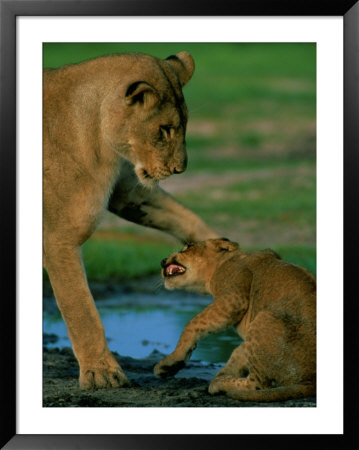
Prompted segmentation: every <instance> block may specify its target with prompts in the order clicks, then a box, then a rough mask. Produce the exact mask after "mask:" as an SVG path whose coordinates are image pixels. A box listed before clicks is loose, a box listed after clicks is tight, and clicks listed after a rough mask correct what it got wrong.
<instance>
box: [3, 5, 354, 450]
mask: <svg viewBox="0 0 359 450" xmlns="http://www.w3.org/2000/svg"><path fill="white" fill-rule="evenodd" d="M0 15H1V17H0V19H1V23H0V29H1V41H0V50H1V67H0V70H1V86H0V87H1V101H0V124H1V134H0V171H1V172H0V192H1V196H0V197H1V207H0V208H1V209H0V211H1V212H2V220H0V230H1V256H2V261H4V264H3V267H2V270H1V272H0V273H1V279H2V285H3V296H2V302H1V303H2V314H1V327H0V332H1V343H2V345H1V353H2V355H1V362H2V368H1V370H0V373H1V379H2V382H1V408H2V412H3V414H2V417H3V419H2V421H1V441H0V444H1V445H2V447H1V448H6V449H20V448H21V449H25V448H26V449H35V448H36V449H49V448H53V449H56V448H62V449H65V448H66V449H67V448H69V449H70V448H84V449H97V448H101V449H114V448H118V449H126V450H127V449H128V450H130V449H136V450H140V449H152V448H153V449H157V450H161V449H169V448H171V449H173V450H175V449H183V448H188V449H190V448H196V449H198V448H201V447H202V446H206V448H212V447H213V448H220V447H222V446H224V445H226V446H227V445H233V446H234V445H235V446H238V445H247V444H251V445H253V444H254V445H255V446H256V445H266V447H267V448H268V443H270V445H271V446H270V448H282V447H283V448H284V446H285V447H287V446H288V443H290V445H294V446H298V447H299V446H300V447H303V446H306V447H308V448H313V447H314V446H315V447H317V446H318V445H320V444H321V443H322V441H323V440H324V439H325V440H326V441H327V442H326V443H325V445H326V447H327V448H328V447H329V448H350V445H351V444H350V443H351V434H352V433H353V431H354V426H355V414H345V415H344V419H345V420H344V434H343V435H242V434H241V435H166V434H163V435H162V434H161V435H88V436H86V435H17V434H16V301H15V300H16V17H18V16H342V17H343V18H344V211H345V212H344V236H345V238H344V267H345V269H346V270H345V271H344V286H345V289H344V294H347V296H348V298H347V301H346V302H345V310H344V320H345V342H346V345H345V348H344V358H345V371H344V373H345V385H346V386H347V387H348V389H347V390H345V392H344V394H345V395H344V404H345V412H346V413H348V408H350V403H351V402H352V400H353V399H352V394H351V393H350V392H348V391H349V387H353V389H354V386H355V384H354V377H355V375H357V374H358V371H357V368H356V361H355V360H356V358H355V357H354V358H353V356H351V355H357V354H358V353H357V352H356V351H355V348H354V344H353V343H354V342H357V340H356V339H355V338H356V334H357V333H354V330H356V329H357V327H356V328H355V324H354V320H356V317H357V314H355V312H357V307H356V304H357V302H356V298H355V297H356V296H355V290H354V282H355V280H356V278H357V277H356V276H355V275H356V274H355V273H354V271H355V270H356V266H357V265H356V264H355V263H352V262H351V255H352V254H355V253H356V250H357V247H358V246H357V241H358V237H357V236H358V232H357V230H358V219H357V217H356V206H357V205H356V202H355V200H356V191H355V189H356V188H355V186H356V185H357V178H358V176H357V171H358V168H359V164H358V163H359V151H358V150H359V145H358V143H359V139H358V137H359V126H358V125H359V57H358V56H359V55H358V53H359V2H358V1H357V0H341V1H336V2H327V1H322V0H317V1H313V0H310V1H309V0H300V1H299V2H288V1H283V0H239V1H236V2H233V1H227V0H222V1H221V2H213V1H210V0H207V1H206V2H198V1H197V2H194V1H193V0H192V1H188V0H181V1H178V0H175V1H168V0H152V1H148V0H86V1H82V0H54V1H53V0H0ZM328 245H330V243H328ZM352 292H353V293H354V294H352V295H351V297H352V298H349V294H351V293H352ZM333 378H334V379H335V367H333ZM356 380H357V378H356V377H355V381H356ZM164 432H165V430H164ZM224 440H225V441H224ZM274 446H275V447H274Z"/></svg>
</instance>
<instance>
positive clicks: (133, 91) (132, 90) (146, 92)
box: [125, 81, 159, 109]
mask: <svg viewBox="0 0 359 450" xmlns="http://www.w3.org/2000/svg"><path fill="white" fill-rule="evenodd" d="M125 98H126V103H127V105H129V106H130V105H135V104H139V105H142V106H144V107H145V108H146V109H150V108H153V107H154V106H155V105H156V104H157V102H158V100H159V97H158V95H157V92H156V91H155V89H154V88H153V87H152V86H150V85H149V84H148V83H146V81H136V82H135V83H132V84H130V85H129V86H128V88H127V90H126V95H125Z"/></svg>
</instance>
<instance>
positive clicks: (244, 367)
mask: <svg viewBox="0 0 359 450" xmlns="http://www.w3.org/2000/svg"><path fill="white" fill-rule="evenodd" d="M256 389H260V385H259V382H258V380H257V379H256V378H255V377H254V375H253V374H252V373H250V371H249V366H248V360H247V356H246V343H245V342H244V343H243V344H241V345H240V346H238V347H237V348H235V349H234V350H233V352H232V354H231V356H230V358H229V360H228V362H227V364H226V365H225V366H224V367H223V369H221V370H220V371H219V372H218V373H217V375H216V376H215V377H214V378H213V380H212V381H211V383H210V385H209V388H208V392H209V393H210V394H217V393H219V392H228V391H230V390H256Z"/></svg>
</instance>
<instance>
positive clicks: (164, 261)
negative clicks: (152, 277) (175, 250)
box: [161, 258, 167, 267]
mask: <svg viewBox="0 0 359 450" xmlns="http://www.w3.org/2000/svg"><path fill="white" fill-rule="evenodd" d="M166 261H167V259H166V258H165V259H162V261H161V267H165V266H166Z"/></svg>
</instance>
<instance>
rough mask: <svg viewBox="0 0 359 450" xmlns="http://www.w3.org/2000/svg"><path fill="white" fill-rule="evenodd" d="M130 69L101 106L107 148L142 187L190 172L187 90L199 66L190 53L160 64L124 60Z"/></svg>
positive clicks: (151, 59)
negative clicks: (126, 165)
mask: <svg viewBox="0 0 359 450" xmlns="http://www.w3.org/2000/svg"><path fill="white" fill-rule="evenodd" d="M125 56H126V58H127V60H126V67H127V66H128V70H127V72H126V75H125V77H124V78H123V79H122V80H121V83H120V85H119V86H118V87H116V88H115V90H114V91H111V92H109V93H108V95H107V98H106V101H105V102H104V103H103V105H102V116H103V118H102V130H103V133H104V138H105V140H106V142H107V143H110V145H111V146H112V147H113V148H114V150H115V151H116V152H117V153H119V154H120V155H122V156H124V157H125V158H126V159H128V160H129V161H130V162H132V163H133V165H134V170H135V172H136V174H137V176H138V178H139V180H140V182H141V183H142V184H144V185H146V186H149V187H150V186H152V185H153V184H154V183H156V182H157V181H159V180H161V179H163V178H166V177H168V176H169V175H171V174H174V173H181V172H183V171H184V170H185V169H186V165H187V154H186V145H185V132H186V125H187V108H186V105H185V101H184V98H183V94H182V87H183V86H184V85H185V84H186V83H187V82H188V81H189V80H190V78H191V76H192V74H193V71H194V62H193V59H192V57H191V55H189V54H188V53H187V52H181V53H178V54H177V55H176V56H169V57H168V58H167V59H166V60H160V59H158V58H154V57H151V56H148V55H142V54H128V55H125Z"/></svg>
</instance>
